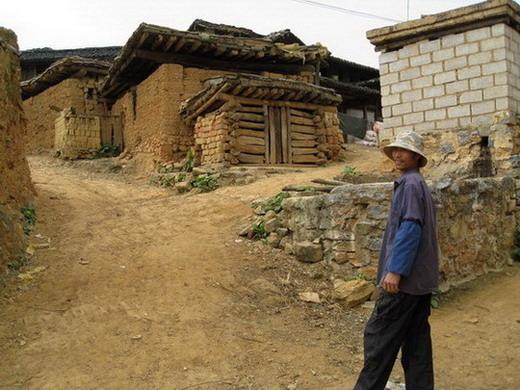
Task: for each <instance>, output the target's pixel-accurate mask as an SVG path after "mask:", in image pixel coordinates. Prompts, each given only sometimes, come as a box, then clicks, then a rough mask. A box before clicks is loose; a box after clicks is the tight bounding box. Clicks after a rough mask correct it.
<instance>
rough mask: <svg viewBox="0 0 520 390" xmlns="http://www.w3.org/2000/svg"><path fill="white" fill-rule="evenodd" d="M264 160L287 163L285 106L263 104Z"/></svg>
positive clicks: (288, 158)
mask: <svg viewBox="0 0 520 390" xmlns="http://www.w3.org/2000/svg"><path fill="white" fill-rule="evenodd" d="M264 113H265V114H267V115H265V117H266V118H265V124H266V126H265V132H264V133H265V144H266V152H265V161H266V163H267V164H288V163H290V161H291V156H290V144H291V143H290V122H289V118H288V110H287V109H286V108H285V107H272V106H264Z"/></svg>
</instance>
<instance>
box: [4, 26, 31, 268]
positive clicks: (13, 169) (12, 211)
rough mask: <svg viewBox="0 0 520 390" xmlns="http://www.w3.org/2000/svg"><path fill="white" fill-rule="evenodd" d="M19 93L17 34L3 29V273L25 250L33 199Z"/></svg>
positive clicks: (23, 118)
mask: <svg viewBox="0 0 520 390" xmlns="http://www.w3.org/2000/svg"><path fill="white" fill-rule="evenodd" d="M20 96H21V92H20V63H19V59H18V45H17V41H16V35H15V34H14V33H13V32H12V31H10V30H6V29H3V28H0V178H1V186H0V273H3V271H4V270H5V266H6V265H7V264H8V263H9V262H12V261H13V260H15V259H16V257H17V256H19V255H22V254H23V253H24V249H25V235H24V232H23V227H22V216H21V213H20V208H21V207H24V206H26V205H27V204H28V202H30V201H31V199H32V196H33V192H34V190H33V187H32V184H31V178H30V173H29V166H28V164H27V160H26V159H25V152H24V145H23V135H24V132H25V125H26V122H25V117H24V115H23V111H22V110H21V107H22V102H21V97H20Z"/></svg>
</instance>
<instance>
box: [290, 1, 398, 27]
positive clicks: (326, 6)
mask: <svg viewBox="0 0 520 390" xmlns="http://www.w3.org/2000/svg"><path fill="white" fill-rule="evenodd" d="M290 1H294V2H296V3H301V4H307V5H313V6H315V7H319V8H324V9H330V10H333V11H337V12H341V13H344V14H350V15H356V16H361V17H364V18H369V19H381V20H386V21H389V22H396V23H399V22H402V20H397V19H392V18H387V17H385V16H379V15H374V14H370V13H368V12H361V11H355V10H352V9H347V8H343V7H338V6H336V5H331V4H325V3H320V2H319V1H312V0H290Z"/></svg>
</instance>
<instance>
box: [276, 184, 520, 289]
mask: <svg viewBox="0 0 520 390" xmlns="http://www.w3.org/2000/svg"><path fill="white" fill-rule="evenodd" d="M517 184H518V182H517ZM429 185H430V188H431V189H432V192H433V196H434V199H435V203H436V205H437V221H438V230H439V241H440V251H441V271H442V282H443V284H444V287H448V286H449V285H455V284H458V283H461V282H464V281H466V280H468V279H472V278H474V277H476V276H478V275H481V274H483V273H486V272H488V271H491V270H499V269H502V268H503V267H504V266H505V265H506V264H508V263H509V262H510V261H511V250H512V245H513V239H514V237H513V235H514V231H515V224H516V218H517V216H515V213H516V214H518V210H520V207H519V205H520V199H518V198H517V195H516V191H517V190H515V182H514V180H513V179H512V178H510V177H504V178H485V179H469V180H455V181H453V180H449V179H443V180H440V181H438V182H436V183H430V184H429ZM392 190H393V183H372V184H358V185H353V184H349V185H345V186H341V187H337V188H336V189H334V190H333V191H332V193H330V194H326V195H318V196H295V197H291V198H288V199H286V200H284V201H283V203H282V206H283V210H282V211H281V213H280V214H278V216H277V217H276V218H277V222H276V223H274V222H273V221H271V222H269V221H267V222H266V227H267V225H270V226H273V225H276V226H278V227H279V229H278V230H276V231H275V233H271V234H282V233H283V234H286V235H285V236H283V235H280V236H279V237H278V240H279V243H280V244H279V246H280V247H282V248H285V250H286V251H289V252H290V253H295V254H296V256H297V258H299V259H300V260H301V261H308V262H319V261H324V262H326V263H328V264H329V265H331V266H332V267H334V268H337V269H339V270H341V272H343V273H344V274H351V275H355V274H356V273H359V272H361V273H364V274H366V275H374V274H375V270H376V267H377V263H378V256H379V251H380V248H381V243H382V237H383V232H384V229H385V226H386V221H387V216H388V210H389V207H390V201H391V197H392ZM280 228H281V229H280ZM276 232H279V233H276ZM273 241H274V242H276V239H274V238H270V242H273Z"/></svg>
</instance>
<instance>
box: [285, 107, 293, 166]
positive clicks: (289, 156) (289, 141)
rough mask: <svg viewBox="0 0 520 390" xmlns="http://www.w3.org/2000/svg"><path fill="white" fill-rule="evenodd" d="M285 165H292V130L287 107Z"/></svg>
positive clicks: (289, 112)
mask: <svg viewBox="0 0 520 390" xmlns="http://www.w3.org/2000/svg"><path fill="white" fill-rule="evenodd" d="M285 113H286V116H287V163H288V164H292V134H291V132H292V129H291V109H290V108H289V107H287V109H286V111H285Z"/></svg>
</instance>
